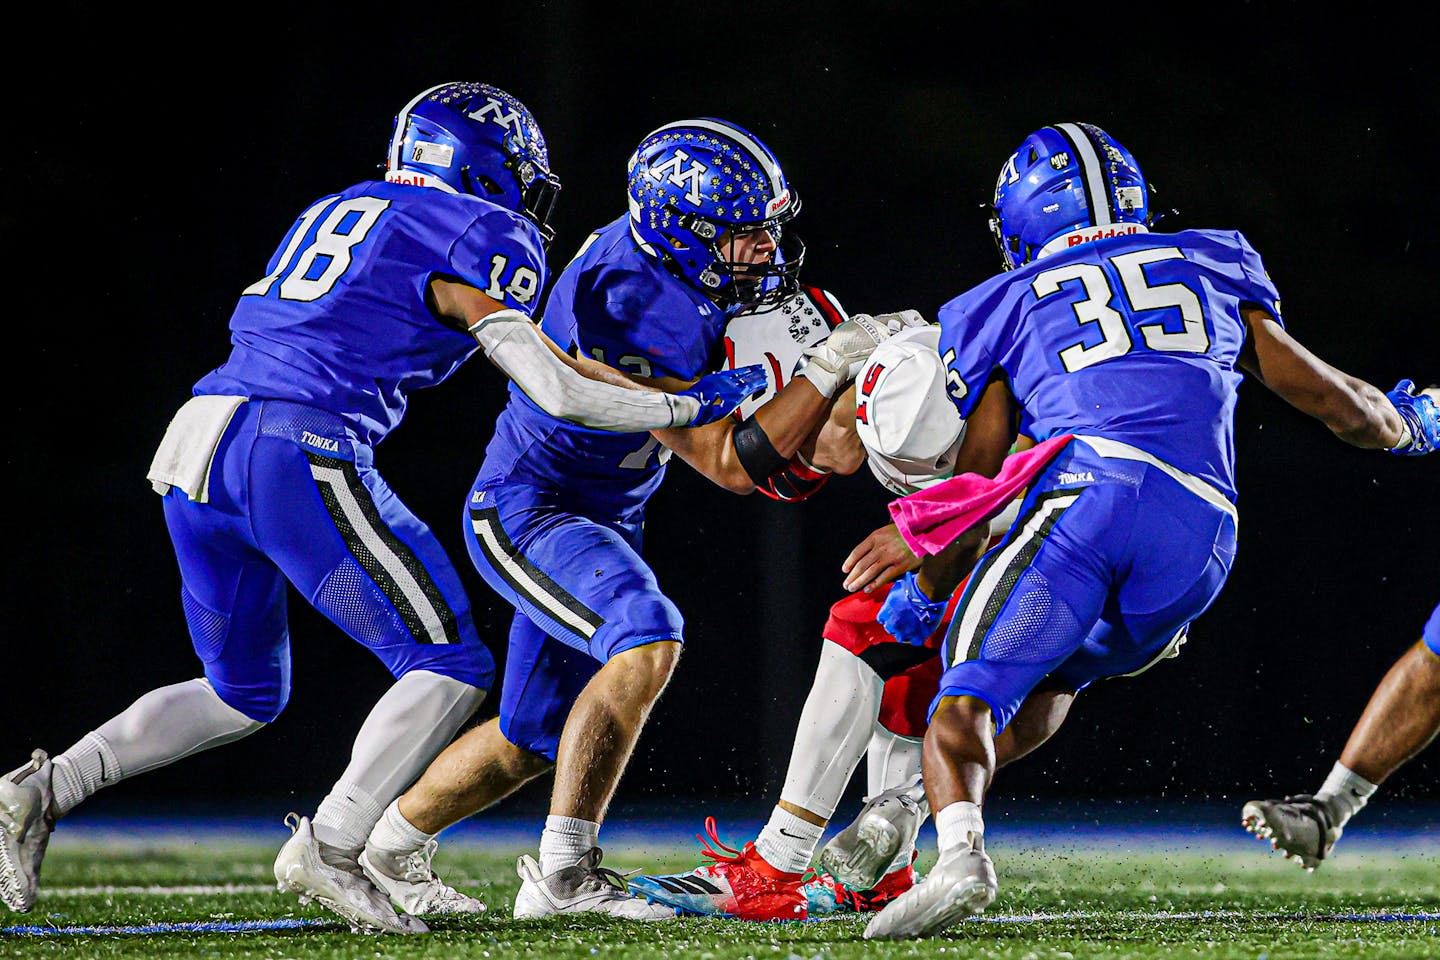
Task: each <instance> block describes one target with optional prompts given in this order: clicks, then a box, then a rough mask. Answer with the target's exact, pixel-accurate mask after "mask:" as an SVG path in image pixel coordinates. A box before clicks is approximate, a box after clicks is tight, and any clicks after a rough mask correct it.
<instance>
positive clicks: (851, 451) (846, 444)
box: [800, 383, 865, 476]
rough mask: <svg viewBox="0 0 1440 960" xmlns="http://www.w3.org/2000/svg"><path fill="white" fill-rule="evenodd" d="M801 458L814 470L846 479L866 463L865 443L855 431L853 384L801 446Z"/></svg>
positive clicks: (840, 393)
mask: <svg viewBox="0 0 1440 960" xmlns="http://www.w3.org/2000/svg"><path fill="white" fill-rule="evenodd" d="M800 455H801V456H803V457H805V459H807V460H808V461H810V463H812V464H813V465H814V466H815V467H816V468H817V469H820V470H828V471H829V472H831V473H838V474H840V475H841V476H849V475H850V474H852V473H854V472H855V471H856V470H859V469H860V467H861V466H862V465H863V464H864V463H865V444H864V443H862V442H861V440H860V434H859V433H858V432H857V431H856V429H855V385H854V384H853V383H852V384H851V385H850V386H848V387H846V388H845V389H844V390H841V391H840V392H839V393H837V394H836V395H835V399H834V401H833V402H832V403H831V404H830V414H829V416H827V417H826V418H825V420H824V421H823V422H822V423H821V424H820V426H819V428H818V429H816V430H815V431H813V432H812V433H811V436H810V437H808V438H807V439H806V440H805V443H803V444H801V446H800Z"/></svg>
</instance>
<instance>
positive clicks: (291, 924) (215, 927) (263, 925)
mask: <svg viewBox="0 0 1440 960" xmlns="http://www.w3.org/2000/svg"><path fill="white" fill-rule="evenodd" d="M327 926H333V924H332V923H331V922H330V921H328V920H293V919H292V920H216V921H211V922H205V923H198V922H197V923H147V924H143V925H138V926H132V927H47V926H42V925H40V924H36V923H31V924H24V925H20V926H14V927H0V933H12V934H15V933H18V934H22V935H25V936H56V935H69V936H74V935H77V934H88V935H95V934H112V933H139V934H146V933H250V932H251V931H264V930H295V929H298V928H300V927H327Z"/></svg>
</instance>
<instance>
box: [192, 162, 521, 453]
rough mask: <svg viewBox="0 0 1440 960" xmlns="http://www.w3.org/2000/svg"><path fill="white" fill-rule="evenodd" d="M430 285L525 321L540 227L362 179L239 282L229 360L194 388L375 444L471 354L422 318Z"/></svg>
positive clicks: (482, 203) (467, 343) (319, 207)
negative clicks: (339, 423) (276, 403)
mask: <svg viewBox="0 0 1440 960" xmlns="http://www.w3.org/2000/svg"><path fill="white" fill-rule="evenodd" d="M435 277H443V278H447V279H458V280H461V281H464V282H465V283H468V284H470V285H471V286H473V287H475V288H476V289H478V290H480V291H481V292H482V293H484V294H485V295H486V296H488V297H490V298H491V299H493V300H495V301H497V302H499V303H501V304H503V305H504V306H506V307H510V308H513V309H516V310H519V311H521V312H523V313H525V314H526V315H531V314H533V312H534V310H535V306H536V301H537V299H538V297H539V294H540V291H541V289H542V287H543V286H544V283H545V255H544V249H543V246H542V244H541V239H540V231H539V229H538V228H537V227H536V226H535V224H534V223H533V222H532V221H530V220H529V219H527V218H526V217H524V216H522V215H521V214H519V213H515V212H513V211H511V210H508V209H506V208H504V207H501V206H498V205H496V204H494V203H491V202H489V201H487V200H483V199H481V198H479V197H475V196H471V195H469V194H448V193H442V192H440V191H438V190H432V189H428V188H425V187H416V186H408V185H404V184H392V183H382V182H365V183H360V184H357V185H355V186H353V187H350V188H349V189H347V190H344V191H342V192H340V193H338V194H334V195H332V196H328V197H324V198H323V199H321V200H319V201H317V202H316V203H314V204H312V205H311V206H310V208H309V209H307V210H306V211H305V213H304V214H302V215H301V217H300V218H299V220H297V221H296V222H295V225H294V226H293V227H292V228H291V229H290V232H289V233H288V234H287V235H286V236H285V239H284V240H283V241H282V242H281V244H280V247H279V249H277V250H276V251H275V254H274V256H272V257H271V259H270V262H269V266H268V268H267V273H266V275H265V277H264V278H263V279H260V280H258V281H256V282H255V283H253V284H251V285H250V286H249V287H247V288H245V290H244V292H243V293H242V294H241V297H240V301H239V303H238V304H237V306H236V308H235V312H234V315H233V316H232V318H231V321H230V329H231V342H232V343H233V349H232V351H231V354H230V358H229V359H228V360H226V362H225V363H224V364H222V365H221V366H220V367H219V368H217V369H216V370H214V371H212V372H210V373H209V374H207V375H206V376H204V377H203V378H201V380H200V381H199V382H198V383H196V384H195V389H194V392H195V394H196V395H202V394H222V395H224V394H229V395H234V396H246V397H250V398H253V399H275V400H291V401H295V402H297V403H303V404H306V405H309V406H313V407H318V408H320V409H322V410H327V411H330V412H331V413H334V414H336V415H337V416H340V417H342V418H344V419H345V421H346V422H347V423H348V424H349V425H350V426H352V427H353V428H354V430H355V433H356V436H355V439H356V440H358V441H359V442H361V443H363V444H365V445H367V446H373V445H374V444H376V443H378V442H379V441H380V440H381V439H382V438H383V437H384V436H385V435H386V433H388V432H389V431H390V430H391V429H392V428H393V427H394V426H395V425H396V424H397V423H399V422H400V419H401V417H402V416H403V415H404V413H405V404H406V400H407V397H408V395H409V393H410V391H412V390H417V389H421V388H424V387H430V386H433V385H435V384H437V383H439V382H440V381H442V380H444V379H445V378H446V377H448V376H450V374H452V373H454V371H455V369H456V368H457V367H459V366H460V364H461V363H462V362H464V360H465V359H466V358H467V357H469V356H470V355H471V354H472V353H473V352H474V351H475V350H476V349H478V345H477V344H476V342H475V339H474V337H472V336H471V335H470V334H468V333H466V332H465V331H464V330H460V329H456V328H454V327H452V326H448V325H446V324H445V323H444V322H442V321H440V320H439V319H437V318H436V317H435V316H434V314H432V313H431V312H430V309H429V307H428V306H427V305H426V298H425V295H426V288H427V286H428V285H429V283H430V281H431V279H432V278H435ZM357 278H363V279H360V280H357Z"/></svg>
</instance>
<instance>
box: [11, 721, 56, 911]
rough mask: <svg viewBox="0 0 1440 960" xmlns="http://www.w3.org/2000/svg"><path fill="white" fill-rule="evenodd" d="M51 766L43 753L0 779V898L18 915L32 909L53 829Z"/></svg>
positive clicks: (41, 751)
mask: <svg viewBox="0 0 1440 960" xmlns="http://www.w3.org/2000/svg"><path fill="white" fill-rule="evenodd" d="M53 771H54V767H52V766H51V763H50V757H49V756H47V755H46V753H45V751H44V750H36V751H35V752H34V753H32V754H31V755H30V762H29V763H27V764H25V765H24V766H23V767H20V768H19V769H16V770H12V771H11V772H10V773H8V774H6V775H5V776H4V777H3V778H0V899H3V900H4V901H5V906H7V907H9V908H10V909H11V910H14V911H16V912H18V913H29V912H30V908H31V907H33V906H35V894H36V893H37V891H38V890H39V887H40V861H41V860H43V859H45V847H46V846H48V845H49V843H50V834H51V832H52V831H53V830H54V829H55V814H54V811H53V810H52V809H51V808H52V807H53V805H54V801H55V793H54V790H53V789H52V787H51V783H50V780H51V777H52V775H53Z"/></svg>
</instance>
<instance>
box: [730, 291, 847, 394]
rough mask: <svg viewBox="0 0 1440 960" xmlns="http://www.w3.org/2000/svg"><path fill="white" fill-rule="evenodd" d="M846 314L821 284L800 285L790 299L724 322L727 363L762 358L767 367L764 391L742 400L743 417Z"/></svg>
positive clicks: (773, 390)
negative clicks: (821, 287) (809, 347)
mask: <svg viewBox="0 0 1440 960" xmlns="http://www.w3.org/2000/svg"><path fill="white" fill-rule="evenodd" d="M846 319H848V318H847V315H846V313H845V311H844V310H843V309H842V308H841V306H840V302H839V301H838V300H836V299H835V297H834V296H832V295H831V294H829V293H827V292H826V291H824V290H821V289H820V288H818V287H803V286H802V287H801V288H800V292H799V293H797V294H796V295H795V296H793V297H791V298H790V299H789V300H785V301H782V302H780V303H775V304H766V305H764V306H760V307H754V308H751V309H749V310H744V311H742V312H740V313H737V314H736V315H735V316H734V317H732V318H731V320H730V322H729V323H728V324H727V325H726V326H725V340H724V343H725V367H726V369H728V370H734V369H735V368H736V367H743V366H747V365H749V364H752V363H758V364H760V365H761V366H762V367H764V368H765V380H766V383H765V390H764V392H763V393H760V394H758V395H757V396H753V397H751V398H750V399H748V400H746V401H745V402H744V403H742V404H740V406H739V408H738V409H737V410H736V413H735V415H736V417H737V418H738V419H741V420H743V419H745V418H746V417H748V416H750V415H751V414H752V413H754V412H755V411H756V410H759V409H760V407H761V405H763V404H764V403H766V402H767V401H769V399H770V398H771V397H773V396H775V394H777V393H779V392H780V388H781V387H783V386H785V384H787V383H789V382H790V378H791V376H792V375H793V374H794V372H795V365H796V364H797V363H799V362H800V354H801V353H802V352H804V350H805V348H806V347H808V346H811V345H812V344H816V343H819V342H820V341H821V340H824V339H825V338H826V337H828V336H830V331H831V330H833V329H835V327H836V325H837V324H840V323H842V322H843V321H845V320H846Z"/></svg>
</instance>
